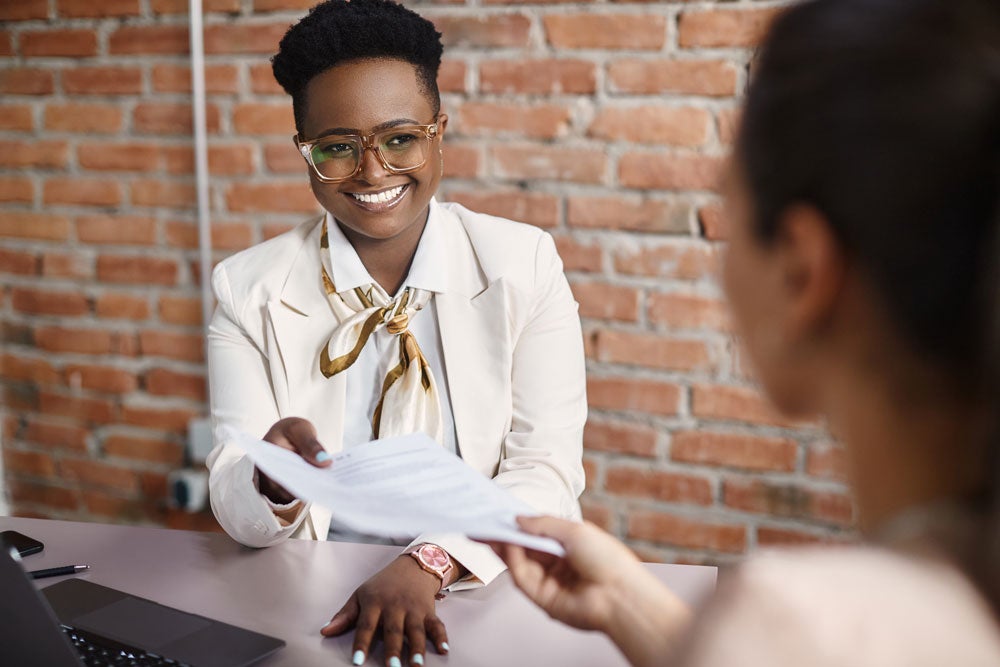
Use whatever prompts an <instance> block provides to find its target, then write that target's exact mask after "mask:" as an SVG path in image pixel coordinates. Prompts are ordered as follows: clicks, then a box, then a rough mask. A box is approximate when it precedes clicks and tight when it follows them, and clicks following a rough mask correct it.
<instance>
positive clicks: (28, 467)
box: [3, 447, 56, 477]
mask: <svg viewBox="0 0 1000 667" xmlns="http://www.w3.org/2000/svg"><path fill="white" fill-rule="evenodd" d="M3 466H4V471H5V472H7V473H8V474H15V475H28V476H29V477H54V476H55V472H56V465H55V461H53V460H52V456H50V455H49V454H46V453H44V452H25V451H20V450H17V449H11V448H10V447H5V448H4V450H3Z"/></svg>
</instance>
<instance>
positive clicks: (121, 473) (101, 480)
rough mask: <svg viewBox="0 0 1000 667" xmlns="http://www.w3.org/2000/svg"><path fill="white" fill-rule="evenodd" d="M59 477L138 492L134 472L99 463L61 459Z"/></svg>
mask: <svg viewBox="0 0 1000 667" xmlns="http://www.w3.org/2000/svg"><path fill="white" fill-rule="evenodd" d="M59 475H60V476H61V477H62V478H63V479H65V480H67V481H73V482H79V483H82V484H86V485H89V486H98V487H103V488H107V489H113V490H116V491H123V492H135V491H138V490H139V476H138V475H137V474H136V473H135V471H134V470H130V469H128V468H123V467H121V466H116V465H109V464H107V463H102V462H101V461H88V460H84V459H63V460H61V461H60V462H59Z"/></svg>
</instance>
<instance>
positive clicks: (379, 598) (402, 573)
mask: <svg viewBox="0 0 1000 667" xmlns="http://www.w3.org/2000/svg"><path fill="white" fill-rule="evenodd" d="M440 589H441V580H440V579H438V578H437V577H436V576H434V575H433V574H431V573H430V572H426V571H425V570H424V569H423V568H422V567H420V565H419V564H418V563H417V562H416V561H415V560H414V559H413V558H412V557H411V556H409V555H402V556H400V557H399V558H397V559H396V560H394V561H393V562H391V563H389V565H387V566H386V567H385V568H384V569H383V570H382V571H381V572H379V573H377V574H375V575H374V576H373V577H372V578H371V579H369V580H368V581H366V582H365V583H363V584H361V586H360V587H359V588H358V590H356V591H354V594H353V595H351V597H350V599H348V600H347V603H346V604H345V605H344V606H343V607H341V609H340V611H338V612H337V613H336V614H334V616H333V618H331V619H330V622H329V623H327V624H326V626H324V627H323V629H322V630H320V632H321V634H322V635H323V636H324V637H333V636H336V635H341V634H343V633H345V632H347V631H348V630H350V629H351V628H355V631H354V648H353V653H354V664H355V665H360V664H363V663H364V661H365V657H366V656H367V655H368V653H369V650H370V648H371V644H372V639H374V637H375V633H376V631H377V630H379V629H381V631H382V641H383V642H384V644H385V660H386V665H388V666H389V667H400V666H401V665H402V660H401V656H402V653H403V639H404V638H405V639H406V641H407V642H408V643H409V645H410V664H411V665H422V664H424V647H425V645H426V643H427V639H428V638H430V640H431V642H432V643H433V644H434V646H435V647H436V648H437V650H438V653H447V652H448V633H447V632H446V631H445V627H444V623H442V622H441V619H439V618H438V617H437V614H436V613H435V610H434V600H435V597H436V596H437V594H438V591H439V590H440Z"/></svg>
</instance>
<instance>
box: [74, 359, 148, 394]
mask: <svg viewBox="0 0 1000 667" xmlns="http://www.w3.org/2000/svg"><path fill="white" fill-rule="evenodd" d="M65 373H66V384H67V385H69V386H70V387H72V388H73V389H81V388H82V389H93V390H95V391H104V392H109V393H114V394H125V393H128V392H130V391H135V390H136V388H137V387H138V386H139V380H138V378H136V376H135V373H132V372H130V371H126V370H123V369H121V368H115V367H114V366H95V365H79V364H72V365H69V366H67V367H66V369H65Z"/></svg>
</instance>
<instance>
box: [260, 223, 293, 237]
mask: <svg viewBox="0 0 1000 667" xmlns="http://www.w3.org/2000/svg"><path fill="white" fill-rule="evenodd" d="M294 228H295V225H293V224H291V223H288V222H272V223H264V224H263V225H261V228H260V235H261V238H262V239H264V240H265V241H267V240H268V239H273V238H274V237H275V236H280V235H281V234H284V233H285V232H289V231H291V230H292V229H294Z"/></svg>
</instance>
